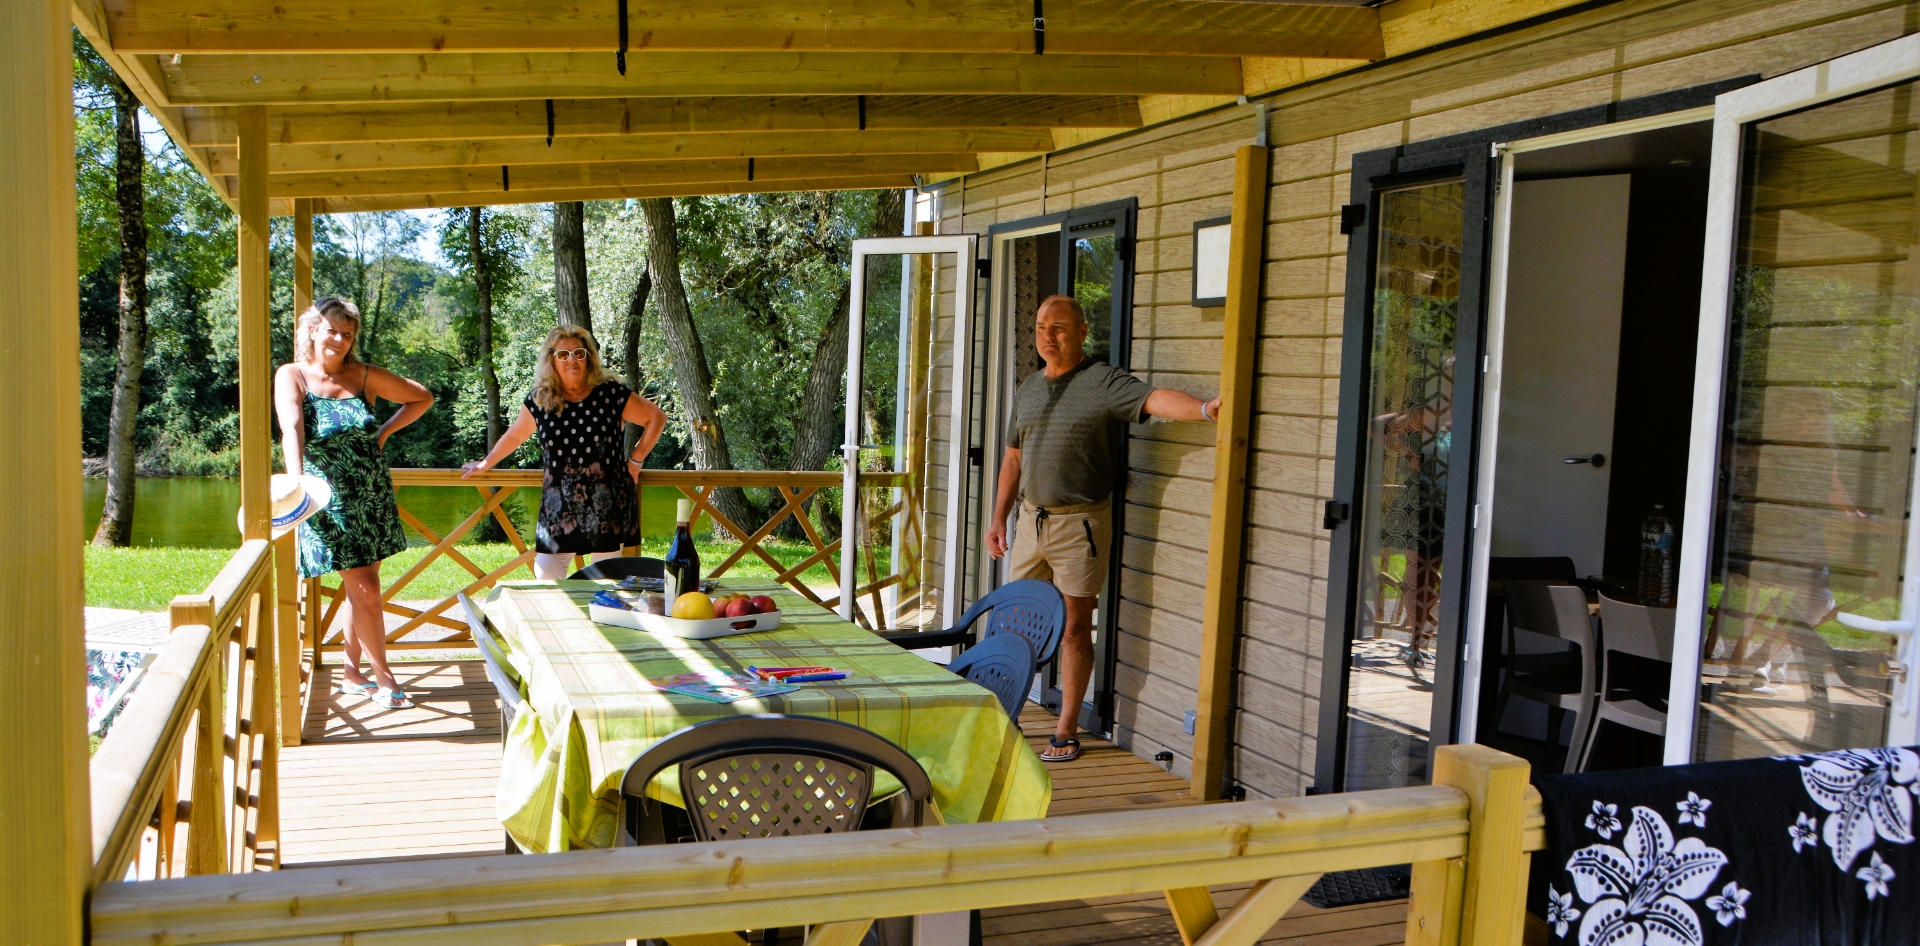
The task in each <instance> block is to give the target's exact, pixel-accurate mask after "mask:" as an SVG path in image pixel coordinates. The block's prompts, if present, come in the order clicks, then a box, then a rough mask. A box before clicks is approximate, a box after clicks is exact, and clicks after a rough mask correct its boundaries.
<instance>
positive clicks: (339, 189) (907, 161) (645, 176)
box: [267, 154, 979, 198]
mask: <svg viewBox="0 0 1920 946" xmlns="http://www.w3.org/2000/svg"><path fill="white" fill-rule="evenodd" d="M978 166H979V162H978V161H977V160H976V159H975V158H974V156H973V155H971V154H907V155H872V156H857V157H805V158H764V159H762V158H723V159H713V160H705V161H625V162H601V163H589V164H531V165H522V166H518V167H515V166H511V165H508V166H505V167H501V166H493V167H459V168H423V169H419V170H411V171H376V172H341V173H332V174H276V175H274V176H273V177H272V179H271V180H270V182H269V183H268V186H267V192H268V194H269V195H271V196H272V197H276V198H293V197H371V196H378V195H383V194H428V193H430V194H485V193H492V192H503V193H504V192H511V191H514V190H554V189H560V188H567V189H575V190H578V189H591V188H608V187H648V186H659V185H667V184H725V183H738V184H748V183H766V182H773V181H795V180H810V179H821V178H849V177H867V176H876V175H898V176H902V177H905V176H910V175H913V174H924V173H934V172H952V171H962V172H965V171H972V170H975V169H976V168H977V167H978ZM784 189H786V190H792V189H794V188H791V187H789V188H784Z"/></svg>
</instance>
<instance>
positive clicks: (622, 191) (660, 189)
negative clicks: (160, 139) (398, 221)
mask: <svg viewBox="0 0 1920 946" xmlns="http://www.w3.org/2000/svg"><path fill="white" fill-rule="evenodd" d="M912 186H914V182H913V178H912V177H911V176H908V175H905V174H880V175H861V176H857V177H819V178H800V179H778V180H756V181H714V182H690V183H686V184H636V185H629V186H612V187H584V188H555V189H534V190H512V191H505V192H495V193H490V194H478V193H473V194H468V193H442V194H392V195H386V196H370V197H332V198H324V197H323V198H317V199H315V200H314V202H313V207H314V213H365V212H369V211H375V210H436V209H445V208H449V207H471V206H474V205H476V204H478V205H485V206H490V207H491V206H499V205H503V204H550V203H558V202H561V201H575V200H626V199H629V198H639V197H698V196H703V195H710V194H766V193H786V192H790V191H850V190H872V189H875V188H907V187H912ZM273 205H274V206H273V213H274V214H275V215H277V216H286V215H288V214H291V213H293V201H291V200H275V201H274V202H273Z"/></svg>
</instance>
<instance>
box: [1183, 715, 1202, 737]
mask: <svg viewBox="0 0 1920 946" xmlns="http://www.w3.org/2000/svg"><path fill="white" fill-rule="evenodd" d="M1199 718H1200V714H1199V713H1197V712H1195V711H1193V710H1187V718H1186V719H1185V720H1184V721H1183V722H1181V724H1180V728H1181V729H1184V730H1186V731H1187V735H1189V736H1191V735H1193V727H1194V724H1195V723H1196V722H1197V721H1198V720H1199Z"/></svg>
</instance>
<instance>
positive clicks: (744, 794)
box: [618, 713, 933, 846]
mask: <svg viewBox="0 0 1920 946" xmlns="http://www.w3.org/2000/svg"><path fill="white" fill-rule="evenodd" d="M675 765H677V766H679V767H680V798H681V800H682V801H683V802H684V803H685V805H686V811H687V814H688V816H689V818H690V820H691V821H692V822H693V837H694V839H695V840H698V841H731V840H740V839H750V838H772V837H795V836H802V835H813V834H830V833H834V832H846V831H856V830H858V829H859V828H860V823H861V819H862V818H864V817H865V816H866V814H867V807H868V805H869V803H871V802H872V801H873V770H874V769H876V768H878V769H885V770H887V771H888V772H891V773H892V774H893V776H894V777H895V778H896V779H898V780H899V781H900V784H901V785H902V786H903V787H904V791H901V792H899V793H897V794H896V795H895V796H894V797H893V803H894V810H893V821H892V823H893V824H894V825H898V826H901V827H906V826H916V827H917V826H919V825H921V824H923V823H924V822H925V819H926V816H927V804H928V802H929V800H931V799H932V798H933V783H932V781H930V780H929V779H928V778H927V773H926V770H924V769H922V768H921V767H920V763H918V762H916V761H914V759H913V757H912V756H910V755H908V754H907V753H906V751H905V750H903V749H901V748H900V747H899V746H896V745H894V744H893V743H891V742H889V741H887V740H886V739H885V738H883V737H881V736H878V735H875V734H874V733H872V732H869V731H868V730H865V729H861V728H860V727H858V726H854V725H851V724H849V723H843V722H840V721H839V720H835V719H823V718H820V717H815V716H785V715H780V714H773V713H768V714H759V715H753V716H729V717H726V718H723V719H715V720H709V721H707V722H704V723H698V724H695V725H692V726H688V727H687V728H685V729H682V730H680V731H679V732H676V733H674V734H672V735H670V736H668V737H666V738H665V739H662V740H660V741H659V742H657V743H654V744H653V746H652V747H651V748H649V749H647V751H646V752H644V753H641V755H640V758H638V759H636V760H634V763H633V765H631V766H629V767H628V768H627V774H626V777H625V778H624V779H622V780H621V783H620V795H621V801H622V803H623V805H624V807H625V808H626V809H627V812H626V818H625V823H626V825H627V827H628V830H627V831H625V832H622V834H621V837H620V838H619V840H618V843H619V844H621V845H623V846H624V845H626V844H630V843H636V842H637V843H641V844H647V843H660V842H662V841H664V840H665V838H664V837H659V836H653V837H644V836H642V835H646V834H651V833H652V831H653V830H656V829H653V828H651V827H649V825H648V824H647V822H648V819H644V818H639V817H636V816H637V815H639V814H640V813H642V812H644V810H645V807H646V805H647V801H646V789H647V783H648V782H651V781H653V778H654V776H656V775H658V774H660V772H661V770H663V769H665V768H667V767H668V766H675ZM636 829H637V830H636Z"/></svg>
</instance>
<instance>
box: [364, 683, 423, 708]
mask: <svg viewBox="0 0 1920 946" xmlns="http://www.w3.org/2000/svg"><path fill="white" fill-rule="evenodd" d="M373 702H374V703H375V704H376V705H378V706H379V707H380V708H381V709H396V710H397V709H412V708H413V701H412V700H409V699H407V691H405V690H391V689H388V688H386V687H381V688H380V689H379V690H377V691H375V692H374V694H373Z"/></svg>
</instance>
